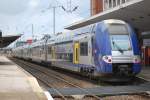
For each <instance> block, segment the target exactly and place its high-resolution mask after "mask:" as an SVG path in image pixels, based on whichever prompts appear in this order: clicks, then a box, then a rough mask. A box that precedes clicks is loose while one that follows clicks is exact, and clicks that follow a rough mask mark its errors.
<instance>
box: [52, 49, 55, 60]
mask: <svg viewBox="0 0 150 100" xmlns="http://www.w3.org/2000/svg"><path fill="white" fill-rule="evenodd" d="M52 59H55V47H54V46H53V47H52Z"/></svg>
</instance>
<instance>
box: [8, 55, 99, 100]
mask: <svg viewBox="0 0 150 100" xmlns="http://www.w3.org/2000/svg"><path fill="white" fill-rule="evenodd" d="M10 59H11V60H12V61H14V62H15V63H16V64H18V65H20V66H21V67H22V68H23V69H25V70H26V71H28V72H29V73H31V74H32V75H33V76H35V77H36V78H37V79H38V80H40V81H41V82H43V83H44V84H45V85H47V86H48V87H49V88H51V89H53V90H54V91H55V92H57V95H55V96H53V97H54V98H55V99H58V98H61V99H62V100H74V99H75V98H78V99H79V98H80V99H81V98H82V100H84V99H85V100H100V99H101V98H100V97H99V96H97V95H93V94H92V93H91V92H90V91H87V90H85V89H83V88H82V86H80V85H78V84H76V83H73V82H71V81H68V80H66V79H65V78H64V77H63V76H60V75H62V74H60V73H58V72H54V71H52V70H48V69H47V68H45V67H42V66H40V65H37V64H33V63H30V62H26V61H23V60H19V59H16V58H10ZM58 87H59V88H70V87H73V88H77V89H80V90H81V91H84V92H86V93H87V94H88V95H84V96H64V95H63V94H62V93H61V92H60V91H59V90H58V89H57V88H58Z"/></svg>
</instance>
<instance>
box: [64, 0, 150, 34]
mask: <svg viewBox="0 0 150 100" xmlns="http://www.w3.org/2000/svg"><path fill="white" fill-rule="evenodd" d="M106 19H120V20H124V21H126V22H128V23H130V24H131V25H132V26H133V27H134V28H136V29H138V31H139V32H144V31H150V0H132V1H130V2H127V3H125V4H122V5H120V6H117V7H114V8H112V9H109V10H106V11H103V12H102V13H99V14H97V15H95V16H92V17H90V18H88V19H85V20H81V21H79V22H77V23H73V24H72V25H69V26H67V27H66V29H69V30H73V29H76V28H80V27H83V26H86V25H89V24H93V23H95V22H99V21H102V20H106Z"/></svg>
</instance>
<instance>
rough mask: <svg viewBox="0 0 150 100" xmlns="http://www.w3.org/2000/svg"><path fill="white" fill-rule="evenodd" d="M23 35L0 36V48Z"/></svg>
mask: <svg viewBox="0 0 150 100" xmlns="http://www.w3.org/2000/svg"><path fill="white" fill-rule="evenodd" d="M20 36H21V35H16V36H4V37H0V48H4V47H7V46H8V45H9V44H11V43H12V42H14V41H15V40H17V39H18V38H19V37H20Z"/></svg>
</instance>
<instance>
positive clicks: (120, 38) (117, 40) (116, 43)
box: [109, 24, 132, 53]
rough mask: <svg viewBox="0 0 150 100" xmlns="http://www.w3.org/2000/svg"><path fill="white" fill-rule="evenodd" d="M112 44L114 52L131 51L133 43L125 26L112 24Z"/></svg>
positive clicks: (110, 28)
mask: <svg viewBox="0 0 150 100" xmlns="http://www.w3.org/2000/svg"><path fill="white" fill-rule="evenodd" d="M109 33H110V42H111V47H112V51H120V52H121V53H123V52H124V51H131V50H132V48H131V43H130V37H129V32H128V30H127V28H126V26H125V25H122V24H112V25H109Z"/></svg>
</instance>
